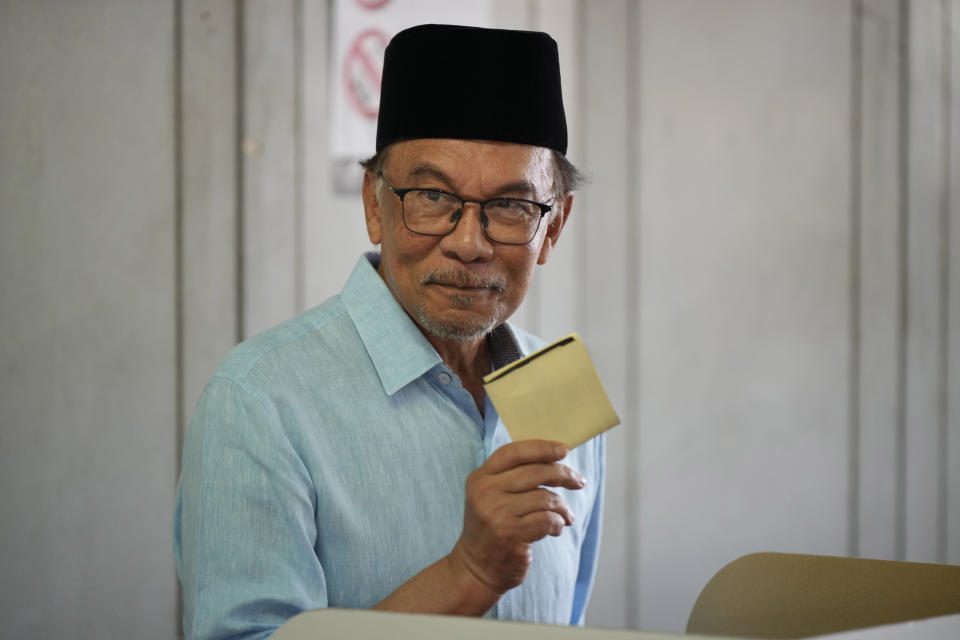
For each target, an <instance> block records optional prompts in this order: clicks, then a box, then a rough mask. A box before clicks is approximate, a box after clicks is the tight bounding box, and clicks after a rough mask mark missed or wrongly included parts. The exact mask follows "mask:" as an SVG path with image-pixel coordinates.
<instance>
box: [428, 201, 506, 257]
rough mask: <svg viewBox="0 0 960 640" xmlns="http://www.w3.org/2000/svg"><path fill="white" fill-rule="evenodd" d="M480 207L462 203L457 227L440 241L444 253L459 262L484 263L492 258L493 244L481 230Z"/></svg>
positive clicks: (481, 215)
mask: <svg viewBox="0 0 960 640" xmlns="http://www.w3.org/2000/svg"><path fill="white" fill-rule="evenodd" d="M482 217H483V214H482V213H481V210H480V205H479V204H477V203H474V202H467V203H464V205H463V209H462V210H461V211H460V219H459V220H458V221H457V226H456V227H455V228H454V229H453V231H451V232H450V233H448V234H447V235H445V236H444V237H443V238H442V239H441V241H440V248H441V249H442V250H443V252H444V253H447V254H449V255H450V256H451V257H456V259H458V260H460V261H461V262H474V261H480V262H485V261H487V260H490V259H491V258H492V257H493V243H492V242H490V239H489V238H487V234H486V232H484V230H483V220H482Z"/></svg>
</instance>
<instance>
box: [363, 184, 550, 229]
mask: <svg viewBox="0 0 960 640" xmlns="http://www.w3.org/2000/svg"><path fill="white" fill-rule="evenodd" d="M377 175H378V176H379V177H380V179H381V180H383V183H384V184H385V185H387V188H388V189H390V191H392V192H393V193H394V194H396V196H397V197H398V198H400V214H401V217H402V218H403V226H404V227H405V228H406V230H407V231H409V232H410V233H415V234H417V235H418V236H430V237H433V238H442V237H443V236H448V235H450V234H451V233H453V232H454V231H455V230H456V228H457V225H458V224H460V220H462V219H463V207H464V205H466V204H467V203H473V204H478V205H480V226H481V227H483V235H484V236H485V237H486V238H487V240H489V241H490V242H493V243H495V244H505V245H510V246H515V247H520V246H523V245H525V244H530V243H531V242H533V239H534V238H536V237H537V232H539V231H540V224H541V223H542V222H543V216H545V215H547V214H548V213H549V212H551V211H553V206H552V205H549V204H544V203H542V202H537V201H536V200H527V199H525V198H508V197H505V196H500V197H499V198H488V199H486V200H469V199H467V198H464V197H463V196H460V195H458V194H456V193H452V192H450V191H444V190H443V189H427V188H425V187H410V188H404V189H398V188H397V187H395V186H393V185H392V184H390V181H389V180H387V177H386V176H385V175H383V171H379V172H377ZM411 191H429V192H430V193H442V194H443V195H445V196H450V197H452V198H456V199H457V200H459V201H460V208H459V209H457V211H456V214H455V215H456V216H457V220H456V222H454V223H453V226H452V227H450V230H449V231H447V232H446V233H424V232H423V231H414V230H413V229H411V228H410V225H408V224H407V212H406V207H405V206H404V203H403V198H404V196H406V195H407V194H408V193H410V192H411ZM501 200H513V201H516V202H525V203H527V204H532V205H533V206H535V207H538V208H539V209H540V218H539V219H538V220H537V227H536V228H535V229H534V230H533V234H531V236H530V239H529V240H527V241H526V242H504V241H503V240H497V239H495V238H491V237H490V234H489V233H488V232H487V222H488V220H489V218H487V214H486V211H485V209H486V206H487V204H489V203H491V202H497V201H501Z"/></svg>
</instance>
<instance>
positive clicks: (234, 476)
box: [174, 378, 327, 640]
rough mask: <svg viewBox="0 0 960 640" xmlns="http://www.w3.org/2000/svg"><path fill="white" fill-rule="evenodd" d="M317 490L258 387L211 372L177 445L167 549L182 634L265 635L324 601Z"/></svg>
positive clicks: (202, 638) (203, 639) (204, 639)
mask: <svg viewBox="0 0 960 640" xmlns="http://www.w3.org/2000/svg"><path fill="white" fill-rule="evenodd" d="M314 513H315V491H314V488H313V483H312V481H311V479H310V476H309V473H308V472H307V469H306V467H305V466H304V464H303V462H302V460H301V459H300V457H299V456H298V455H297V453H296V451H295V449H294V447H293V445H292V444H291V442H290V440H289V438H288V437H287V435H286V433H285V432H284V429H283V425H282V424H281V420H280V418H279V415H278V413H277V411H276V410H275V409H274V408H272V407H271V405H270V404H269V402H267V401H266V399H265V398H264V397H262V395H261V394H257V393H256V391H254V390H249V389H246V388H243V387H241V386H240V385H239V384H238V383H237V382H235V381H232V380H230V379H226V378H214V379H213V380H212V381H211V382H210V384H209V385H208V386H207V388H206V389H205V390H204V393H203V395H202V397H201V399H200V402H199V404H198V405H197V409H196V411H195V413H194V417H193V420H192V422H191V425H190V428H189V430H188V432H187V436H186V441H185V443H184V451H183V464H182V469H181V475H180V484H179V487H178V490H177V504H176V511H175V514H174V554H175V560H176V565H177V572H178V574H179V576H180V582H181V584H182V586H183V601H184V616H183V628H184V634H185V636H186V637H187V638H189V639H197V640H209V639H215V638H227V637H229V638H238V639H239V638H243V639H252V638H265V637H267V636H269V635H270V634H271V633H273V631H275V630H276V628H277V627H279V626H280V625H281V624H283V623H284V622H285V621H286V620H288V619H289V618H291V617H293V616H294V615H296V614H297V613H300V612H301V611H305V610H309V609H315V608H318V607H325V606H327V591H326V581H325V578H324V572H323V567H322V566H321V564H320V561H319V560H318V558H317V555H316V552H315V551H314V548H315V544H316V536H317V531H316V521H315V516H314Z"/></svg>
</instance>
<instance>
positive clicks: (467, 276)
mask: <svg viewBox="0 0 960 640" xmlns="http://www.w3.org/2000/svg"><path fill="white" fill-rule="evenodd" d="M420 284H422V285H427V284H445V285H453V286H455V287H467V288H471V289H493V290H494V291H496V292H497V293H502V292H503V290H504V289H506V288H507V281H506V279H504V278H495V277H486V276H482V275H479V274H474V273H469V272H464V271H441V270H439V269H437V270H434V271H428V272H427V273H425V274H423V276H421V277H420Z"/></svg>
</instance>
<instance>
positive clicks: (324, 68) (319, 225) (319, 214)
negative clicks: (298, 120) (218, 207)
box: [299, 0, 374, 307]
mask: <svg viewBox="0 0 960 640" xmlns="http://www.w3.org/2000/svg"><path fill="white" fill-rule="evenodd" d="M301 1H302V3H303V22H302V25H301V29H302V32H303V64H302V65H301V76H300V78H299V82H300V83H301V85H302V91H301V96H302V101H303V102H302V105H303V106H302V108H301V113H302V118H303V139H302V144H303V180H302V186H301V189H302V193H303V228H304V245H305V248H304V251H303V280H304V285H305V293H304V296H305V299H304V303H305V306H306V307H310V306H313V305H315V304H318V303H320V302H322V301H323V300H325V299H327V298H329V297H330V296H332V295H334V294H336V293H339V292H340V290H341V289H342V288H343V284H344V283H345V282H346V280H347V276H348V275H349V274H350V271H351V270H352V269H353V266H354V264H355V263H356V261H357V259H358V258H359V257H360V254H361V253H362V252H364V251H370V250H372V249H374V247H373V245H371V244H370V242H369V241H368V240H367V232H366V227H365V226H364V222H363V204H362V203H361V201H360V186H359V184H358V185H357V192H356V194H353V195H349V196H338V195H337V194H336V192H335V190H334V184H333V164H332V162H331V158H330V154H329V135H328V131H329V127H330V122H329V113H330V105H329V102H328V101H329V99H330V96H329V93H328V87H329V83H330V82H339V81H340V78H341V73H342V70H341V69H334V68H331V66H330V64H331V63H330V60H329V59H328V52H329V51H330V47H331V43H330V38H331V35H332V34H330V33H329V29H330V28H331V27H330V24H329V23H328V15H329V4H330V3H329V1H328V0H301ZM370 144H371V149H372V147H373V141H372V140H371V143H370Z"/></svg>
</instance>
